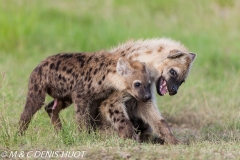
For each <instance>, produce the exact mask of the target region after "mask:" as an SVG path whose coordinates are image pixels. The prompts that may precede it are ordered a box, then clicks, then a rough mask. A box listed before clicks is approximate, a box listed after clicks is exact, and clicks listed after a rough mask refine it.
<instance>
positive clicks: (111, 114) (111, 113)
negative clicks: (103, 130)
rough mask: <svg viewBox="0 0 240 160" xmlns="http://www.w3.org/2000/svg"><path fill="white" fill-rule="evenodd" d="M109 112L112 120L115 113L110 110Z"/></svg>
mask: <svg viewBox="0 0 240 160" xmlns="http://www.w3.org/2000/svg"><path fill="white" fill-rule="evenodd" d="M108 112H109V114H110V118H112V116H113V112H112V110H111V109H109V110H108Z"/></svg>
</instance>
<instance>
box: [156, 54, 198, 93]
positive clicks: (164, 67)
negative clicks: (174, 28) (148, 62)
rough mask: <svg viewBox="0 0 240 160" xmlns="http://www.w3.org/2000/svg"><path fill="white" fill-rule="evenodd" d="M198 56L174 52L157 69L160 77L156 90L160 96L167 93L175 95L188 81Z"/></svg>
mask: <svg viewBox="0 0 240 160" xmlns="http://www.w3.org/2000/svg"><path fill="white" fill-rule="evenodd" d="M195 57H196V54H194V53H184V52H181V51H177V50H174V51H172V52H170V53H169V54H168V56H167V58H166V59H165V60H164V62H163V63H161V64H160V65H159V66H158V67H157V69H158V72H159V71H161V73H159V74H160V75H159V76H158V77H159V78H158V79H157V80H156V89H157V92H158V94H159V95H160V96H163V95H164V94H166V93H167V92H169V95H175V94H176V93H177V91H178V88H179V87H180V85H181V84H182V83H183V82H184V81H185V80H186V78H187V76H188V73H189V71H190V68H191V65H192V63H193V61H194V60H195Z"/></svg>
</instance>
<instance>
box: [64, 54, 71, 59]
mask: <svg viewBox="0 0 240 160" xmlns="http://www.w3.org/2000/svg"><path fill="white" fill-rule="evenodd" d="M72 56H73V54H63V55H61V57H62V58H64V59H68V58H72Z"/></svg>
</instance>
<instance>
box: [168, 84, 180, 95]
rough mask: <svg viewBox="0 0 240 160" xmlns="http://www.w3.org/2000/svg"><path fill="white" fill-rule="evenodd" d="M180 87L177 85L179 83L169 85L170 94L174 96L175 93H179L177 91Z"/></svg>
mask: <svg viewBox="0 0 240 160" xmlns="http://www.w3.org/2000/svg"><path fill="white" fill-rule="evenodd" d="M178 87H179V86H177V85H175V84H172V85H169V87H168V88H169V90H168V91H169V95H171V96H173V95H175V94H177V91H178Z"/></svg>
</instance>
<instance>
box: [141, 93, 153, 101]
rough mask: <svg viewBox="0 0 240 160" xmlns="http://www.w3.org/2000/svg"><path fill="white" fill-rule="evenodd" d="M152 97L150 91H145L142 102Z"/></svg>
mask: <svg viewBox="0 0 240 160" xmlns="http://www.w3.org/2000/svg"><path fill="white" fill-rule="evenodd" d="M151 98H152V94H151V93H147V94H145V95H144V96H143V102H147V101H148V100H150V99H151Z"/></svg>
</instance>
